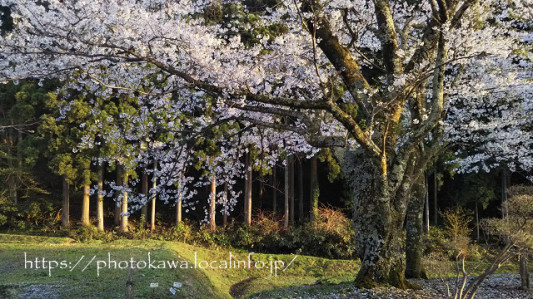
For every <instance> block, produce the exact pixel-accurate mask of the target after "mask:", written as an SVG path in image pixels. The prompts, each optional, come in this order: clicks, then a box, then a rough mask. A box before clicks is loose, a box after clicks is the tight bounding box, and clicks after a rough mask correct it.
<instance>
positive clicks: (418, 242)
mask: <svg viewBox="0 0 533 299" xmlns="http://www.w3.org/2000/svg"><path fill="white" fill-rule="evenodd" d="M425 194H426V185H425V182H424V180H423V179H422V180H419V181H418V182H417V183H416V184H415V185H414V186H413V189H412V194H411V198H410V200H409V204H408V206H407V215H406V217H405V233H406V238H405V257H406V259H405V263H406V266H405V276H406V277H407V278H427V275H426V272H425V271H424V267H423V265H422V257H423V239H424V238H423V234H424V228H423V226H424V219H423V214H424V203H425Z"/></svg>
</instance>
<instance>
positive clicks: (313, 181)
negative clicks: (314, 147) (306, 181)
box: [309, 156, 320, 221]
mask: <svg viewBox="0 0 533 299" xmlns="http://www.w3.org/2000/svg"><path fill="white" fill-rule="evenodd" d="M310 185H311V190H310V191H311V192H310V197H309V216H310V217H309V218H310V220H311V221H315V220H316V218H317V216H318V198H319V197H320V186H319V185H318V159H317V157H316V156H313V157H312V158H311V170H310Z"/></svg>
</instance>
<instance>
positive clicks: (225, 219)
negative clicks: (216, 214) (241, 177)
mask: <svg viewBox="0 0 533 299" xmlns="http://www.w3.org/2000/svg"><path fill="white" fill-rule="evenodd" d="M228 193H229V190H228V183H225V184H224V209H223V211H224V212H223V213H222V226H224V227H226V226H227V225H228V198H229V196H228V195H229V194H228Z"/></svg>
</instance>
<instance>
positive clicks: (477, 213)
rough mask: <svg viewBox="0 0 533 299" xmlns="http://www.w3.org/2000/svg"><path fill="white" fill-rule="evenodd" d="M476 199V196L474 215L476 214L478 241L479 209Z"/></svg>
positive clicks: (477, 235)
mask: <svg viewBox="0 0 533 299" xmlns="http://www.w3.org/2000/svg"><path fill="white" fill-rule="evenodd" d="M477 202H478V200H477V197H476V202H475V205H476V206H475V209H474V211H475V214H476V215H475V216H476V241H478V242H479V211H478V204H477Z"/></svg>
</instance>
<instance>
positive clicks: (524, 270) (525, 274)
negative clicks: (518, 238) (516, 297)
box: [520, 252, 529, 291]
mask: <svg viewBox="0 0 533 299" xmlns="http://www.w3.org/2000/svg"><path fill="white" fill-rule="evenodd" d="M527 258H528V254H527V252H523V253H522V254H520V288H521V289H522V290H524V291H529V267H528V263H527Z"/></svg>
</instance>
